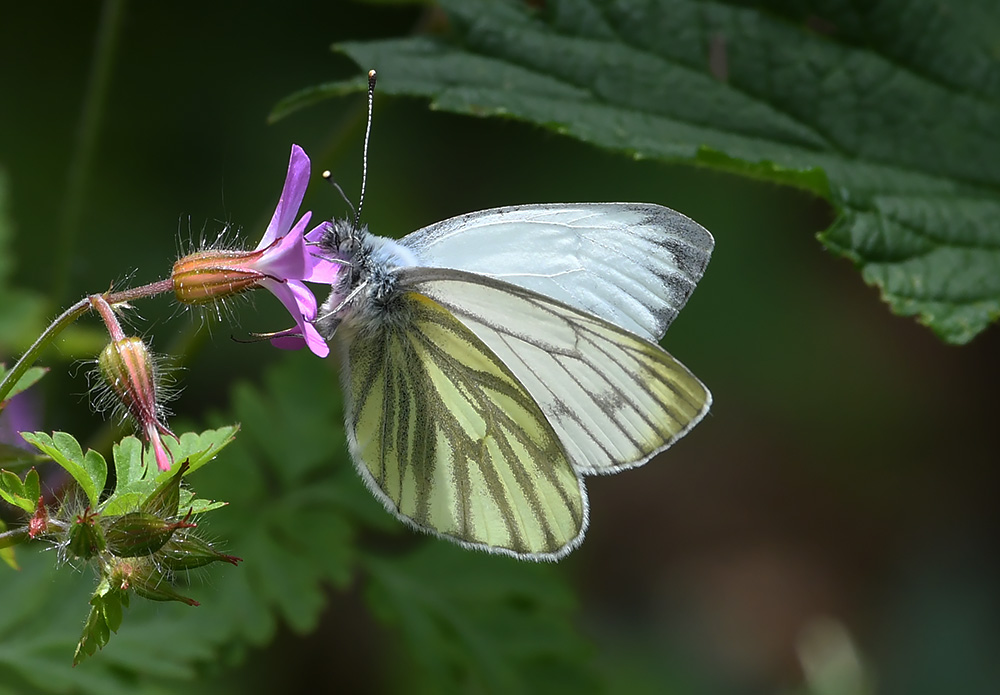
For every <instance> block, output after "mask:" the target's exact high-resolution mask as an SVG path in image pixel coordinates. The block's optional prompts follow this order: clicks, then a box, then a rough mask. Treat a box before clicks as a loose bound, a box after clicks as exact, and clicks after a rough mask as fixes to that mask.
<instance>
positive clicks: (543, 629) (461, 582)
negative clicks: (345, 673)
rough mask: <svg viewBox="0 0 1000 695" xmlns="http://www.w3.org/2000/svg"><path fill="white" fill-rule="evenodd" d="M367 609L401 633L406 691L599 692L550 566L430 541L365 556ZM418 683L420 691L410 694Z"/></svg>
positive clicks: (569, 602)
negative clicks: (402, 552) (392, 555)
mask: <svg viewBox="0 0 1000 695" xmlns="http://www.w3.org/2000/svg"><path fill="white" fill-rule="evenodd" d="M365 566H366V567H367V568H368V569H369V571H370V572H371V576H372V581H371V583H370V584H369V586H368V590H367V592H366V598H367V600H368V603H369V605H370V606H371V607H372V611H373V612H374V614H375V615H376V617H378V618H379V619H380V620H382V621H383V622H384V623H386V624H387V625H388V626H389V628H390V629H391V631H392V633H393V634H396V635H398V636H399V639H400V640H401V641H402V642H403V644H404V646H405V649H404V650H403V654H405V655H406V657H404V658H409V659H412V662H413V663H412V664H406V666H405V667H404V668H403V669H397V672H400V673H405V674H406V675H405V682H401V683H399V685H400V686H401V687H402V686H406V689H407V691H408V692H412V691H414V690H416V691H417V692H427V693H436V692H459V691H461V692H487V693H489V692H495V693H508V692H509V693H586V692H598V691H600V690H601V688H600V687H599V682H598V679H597V674H596V672H595V671H593V670H591V669H589V668H588V667H587V664H588V662H590V661H592V659H593V656H594V655H593V653H592V648H591V647H590V645H589V644H588V643H587V642H586V640H584V639H583V638H582V637H581V636H580V634H579V631H578V630H577V629H576V628H575V627H574V625H573V620H572V615H573V611H574V609H575V601H574V600H573V597H572V595H571V594H570V592H569V591H568V589H567V587H566V586H565V585H564V584H563V583H562V581H560V579H559V577H558V569H557V568H556V567H555V566H552V565H530V564H525V563H518V562H515V561H511V560H510V559H508V558H501V557H496V556H489V555H483V554H473V553H469V552H467V551H464V550H461V549H459V548H456V547H454V546H451V545H447V544H444V543H428V544H427V545H425V546H423V547H422V548H420V549H419V550H417V551H416V552H414V553H411V554H410V555H409V556H407V557H405V558H403V559H398V558H396V559H393V560H392V561H389V560H384V559H369V560H368V561H367V562H366V563H365ZM413 685H416V686H417V687H415V688H414V687H413Z"/></svg>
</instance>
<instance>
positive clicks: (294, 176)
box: [257, 145, 309, 250]
mask: <svg viewBox="0 0 1000 695" xmlns="http://www.w3.org/2000/svg"><path fill="white" fill-rule="evenodd" d="M308 185H309V156H308V155H307V154H306V153H305V152H304V151H303V150H302V148H301V147H299V146H298V145H292V154H291V156H290V157H289V159H288V174H287V175H286V176H285V186H284V188H282V189H281V197H280V198H278V207H276V208H275V209H274V216H273V217H272V218H271V223H270V224H269V225H267V230H266V231H265V232H264V238H263V239H261V240H260V243H259V244H257V250H260V249H262V248H265V247H267V246H270V245H271V244H272V243H274V240H275V239H277V238H278V237H281V236H285V234H286V233H287V232H288V230H289V229H290V228H291V226H292V221H293V220H294V219H295V215H296V214H297V213H298V211H299V206H300V205H302V199H303V198H304V197H305V195H306V187H307V186H308Z"/></svg>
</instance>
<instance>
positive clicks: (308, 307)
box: [261, 279, 330, 357]
mask: <svg viewBox="0 0 1000 695" xmlns="http://www.w3.org/2000/svg"><path fill="white" fill-rule="evenodd" d="M261 285H262V286H263V287H266V288H267V289H268V290H269V291H270V292H271V294H273V295H274V296H275V297H277V298H278V299H279V300H280V301H281V303H282V304H284V305H285V308H286V309H288V313H289V314H291V315H292V318H293V319H295V328H294V329H291V331H294V332H296V333H300V334H301V337H298V338H296V337H295V336H294V335H293V334H292V333H291V331H289V334H288V335H279V336H277V337H275V338H273V339H272V340H271V344H272V345H274V346H275V347H279V348H282V349H296V348H300V347H302V343H305V345H306V346H307V347H308V348H309V349H310V350H312V352H313V353H314V354H315V355H317V356H318V357H326V356H327V355H329V354H330V346H329V345H327V344H326V341H325V340H323V336H321V335H320V334H319V331H317V330H316V328H315V327H314V326H313V325H312V323H310V321H312V320H313V319H315V318H316V298H315V297H314V296H313V293H312V292H310V291H309V288H308V287H306V286H305V285H304V284H302V282H301V281H299V280H287V281H286V282H278V281H276V280H271V279H267V280H264V281H262V282H261Z"/></svg>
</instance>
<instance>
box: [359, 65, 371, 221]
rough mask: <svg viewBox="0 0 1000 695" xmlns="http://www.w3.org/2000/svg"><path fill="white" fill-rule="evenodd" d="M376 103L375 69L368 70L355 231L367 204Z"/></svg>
mask: <svg viewBox="0 0 1000 695" xmlns="http://www.w3.org/2000/svg"><path fill="white" fill-rule="evenodd" d="M374 103H375V71H374V70H369V71H368V123H367V124H366V125H365V151H364V157H363V159H362V164H361V198H360V199H359V200H358V209H357V211H356V212H355V213H354V231H355V232H357V231H358V230H359V229H360V228H361V208H362V207H364V204H365V186H366V185H367V183H368V139H369V138H370V137H371V134H372V105H373V104H374Z"/></svg>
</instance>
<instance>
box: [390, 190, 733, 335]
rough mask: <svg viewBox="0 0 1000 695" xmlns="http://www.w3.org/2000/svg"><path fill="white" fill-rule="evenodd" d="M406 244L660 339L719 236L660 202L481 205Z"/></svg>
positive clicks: (427, 257)
mask: <svg viewBox="0 0 1000 695" xmlns="http://www.w3.org/2000/svg"><path fill="white" fill-rule="evenodd" d="M401 243H402V244H403V245H404V246H406V247H408V248H410V249H411V250H412V251H413V252H414V254H415V255H416V256H417V258H418V259H419V261H420V265H422V266H425V267H435V268H452V269H455V270H464V271H468V272H473V273H476V274H477V275H486V276H488V277H492V278H495V279H498V280H503V281H504V282H509V283H511V284H513V285H517V286H519V287H523V288H525V289H529V290H533V291H535V292H538V293H540V294H543V295H545V296H547V297H552V298H553V299H556V300H558V301H560V302H563V303H565V304H568V305H570V306H572V307H575V308H577V309H580V310H582V311H585V312H587V313H590V314H594V315H595V316H599V317H601V318H603V319H605V320H607V321H610V322H611V323H614V324H615V325H617V326H619V327H621V328H624V329H625V330H627V331H629V332H630V333H634V334H636V335H639V336H642V337H643V338H646V339H647V340H653V341H656V340H659V339H660V338H661V337H663V333H664V331H666V330H667V326H669V325H670V322H671V321H673V319H674V317H676V316H677V312H679V311H680V310H681V308H682V307H683V306H684V303H685V302H686V301H687V299H688V297H689V296H690V294H691V292H692V290H694V287H695V285H696V284H697V283H698V280H700V279H701V276H702V273H704V271H705V266H706V265H707V264H708V259H709V257H710V255H711V252H712V248H713V246H714V243H715V242H714V240H713V239H712V235H711V234H709V233H708V231H707V230H706V229H705V228H704V227H702V226H701V225H699V224H698V223H697V222H695V221H694V220H691V219H689V218H688V217H685V216H684V215H682V214H681V213H679V212H676V211H674V210H671V209H669V208H665V207H663V206H661V205H652V204H646V203H572V204H558V205H555V204H549V205H519V206H514V207H506V208H495V209H492V210H481V211H479V212H473V213H469V214H466V215H460V216H458V217H453V218H451V219H448V220H444V221H442V222H438V223H436V224H432V225H430V226H429V227H425V228H423V229H420V230H418V231H416V232H414V233H412V234H410V235H408V236H407V237H405V238H404V239H402V240H401Z"/></svg>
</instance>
